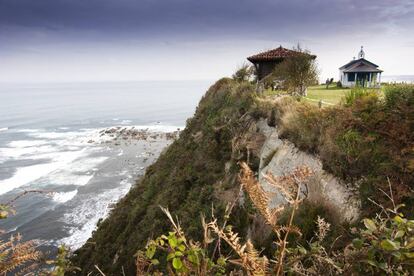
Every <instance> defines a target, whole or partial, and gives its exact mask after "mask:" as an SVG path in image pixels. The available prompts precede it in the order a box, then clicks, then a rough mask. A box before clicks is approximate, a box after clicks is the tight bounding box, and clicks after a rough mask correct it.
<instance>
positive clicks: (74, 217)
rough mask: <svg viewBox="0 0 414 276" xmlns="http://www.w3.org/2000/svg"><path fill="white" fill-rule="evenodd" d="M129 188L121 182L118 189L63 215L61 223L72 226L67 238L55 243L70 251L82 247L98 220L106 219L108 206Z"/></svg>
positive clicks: (90, 200) (127, 184)
mask: <svg viewBox="0 0 414 276" xmlns="http://www.w3.org/2000/svg"><path fill="white" fill-rule="evenodd" d="M130 187H131V183H129V180H123V181H121V183H120V187H118V188H115V189H111V190H107V191H105V192H103V193H100V194H96V195H93V196H92V197H90V198H88V199H87V200H83V201H82V202H81V203H80V204H77V205H76V206H75V207H74V208H73V209H71V212H70V213H66V214H64V216H63V218H62V221H64V222H65V223H67V224H70V225H74V226H73V227H70V228H68V229H67V231H68V235H69V236H68V237H66V238H63V239H61V240H59V241H56V243H57V244H65V245H66V246H69V247H70V248H71V249H77V248H79V247H80V246H82V245H83V244H84V243H85V242H86V240H87V239H88V238H89V237H90V236H91V234H92V231H94V230H95V228H96V223H97V222H98V220H99V219H100V218H106V216H107V215H108V213H109V210H110V208H109V207H110V205H111V204H113V203H116V202H117V201H118V200H119V199H120V198H121V197H122V196H124V195H125V194H126V193H127V192H128V190H129V189H130Z"/></svg>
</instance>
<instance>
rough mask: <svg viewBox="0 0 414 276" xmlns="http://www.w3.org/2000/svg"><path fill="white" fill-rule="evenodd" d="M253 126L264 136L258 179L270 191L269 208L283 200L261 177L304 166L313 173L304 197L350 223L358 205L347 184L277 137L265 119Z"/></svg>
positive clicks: (316, 161)
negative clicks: (335, 212) (271, 195)
mask: <svg viewBox="0 0 414 276" xmlns="http://www.w3.org/2000/svg"><path fill="white" fill-rule="evenodd" d="M257 127H258V129H259V131H260V132H262V133H263V134H264V135H265V136H266V140H265V143H264V145H263V147H262V150H261V153H260V166H259V182H260V183H261V184H262V186H263V188H264V189H265V190H266V191H269V192H271V193H273V194H274V196H273V198H272V199H271V202H270V206H269V207H275V206H276V205H278V204H281V203H282V204H283V203H284V199H283V198H282V197H281V196H280V195H279V193H278V191H277V190H275V188H274V187H272V186H270V185H269V184H268V183H267V181H266V180H265V179H264V177H263V176H264V175H265V174H267V173H271V174H273V175H275V176H282V175H287V174H289V173H291V172H292V171H293V170H294V169H296V168H297V167H301V166H307V167H309V168H310V169H311V170H312V171H313V173H314V175H313V176H312V177H311V179H310V181H309V183H308V190H307V191H306V192H307V197H308V199H309V200H310V201H320V200H323V201H325V202H327V203H329V205H330V206H333V208H335V209H336V210H337V213H338V214H340V215H341V220H343V221H349V222H354V221H355V220H356V219H357V218H358V216H359V213H360V211H359V210H360V205H361V204H360V200H359V198H358V196H357V194H356V193H355V192H354V191H353V190H352V189H351V187H350V186H351V185H350V184H348V183H345V182H344V181H342V180H341V179H339V178H336V177H335V176H333V175H332V174H330V173H328V172H326V171H325V170H324V169H323V167H322V162H321V160H320V159H319V158H318V157H317V156H314V155H312V154H309V153H306V152H303V151H301V150H299V149H298V148H297V147H296V146H295V145H294V144H293V143H292V142H290V141H287V140H282V139H280V138H279V133H278V129H277V127H270V126H268V124H267V123H266V121H265V120H260V121H259V122H258V123H257Z"/></svg>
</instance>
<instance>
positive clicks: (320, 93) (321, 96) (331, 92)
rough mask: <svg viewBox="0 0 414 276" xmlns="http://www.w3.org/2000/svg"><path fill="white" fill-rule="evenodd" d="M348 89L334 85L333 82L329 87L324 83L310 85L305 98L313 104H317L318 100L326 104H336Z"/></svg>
mask: <svg viewBox="0 0 414 276" xmlns="http://www.w3.org/2000/svg"><path fill="white" fill-rule="evenodd" d="M348 91H349V89H347V88H339V87H336V86H335V84H332V85H331V86H330V87H329V89H326V86H325V85H316V86H310V87H309V88H308V96H307V97H306V100H308V101H309V102H312V103H315V104H318V101H319V100H322V101H323V102H325V103H328V104H338V103H339V102H340V101H341V99H342V98H343V97H344V96H345V94H346V93H347V92H348Z"/></svg>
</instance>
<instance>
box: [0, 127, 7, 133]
mask: <svg viewBox="0 0 414 276" xmlns="http://www.w3.org/2000/svg"><path fill="white" fill-rule="evenodd" d="M8 129H9V128H8V127H0V132H3V131H7V130H8Z"/></svg>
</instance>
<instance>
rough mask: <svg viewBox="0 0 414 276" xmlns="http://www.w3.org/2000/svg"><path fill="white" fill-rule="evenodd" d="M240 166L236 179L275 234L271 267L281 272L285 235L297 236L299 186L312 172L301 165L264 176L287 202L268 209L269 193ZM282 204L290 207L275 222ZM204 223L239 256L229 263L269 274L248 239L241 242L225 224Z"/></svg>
mask: <svg viewBox="0 0 414 276" xmlns="http://www.w3.org/2000/svg"><path fill="white" fill-rule="evenodd" d="M240 166H241V172H240V175H239V179H240V183H241V187H242V188H243V189H244V190H245V191H246V193H247V194H248V195H249V197H250V199H251V201H252V202H253V204H254V205H255V207H256V209H257V210H258V212H259V213H260V214H261V215H262V216H263V217H264V219H265V221H266V224H268V225H269V226H270V227H271V228H272V230H273V232H274V233H275V234H276V237H277V240H276V241H275V243H276V244H277V245H278V253H277V257H276V260H275V261H274V262H275V266H274V267H273V270H274V273H275V274H276V275H281V274H282V273H283V263H284V259H285V253H286V252H285V251H286V246H287V244H288V241H287V240H288V236H289V234H291V233H295V234H297V235H301V232H300V229H299V228H298V227H296V226H294V225H293V218H294V216H295V211H296V210H297V208H298V207H299V204H300V203H301V202H302V201H303V199H304V197H303V196H301V194H303V193H302V191H303V188H305V186H306V181H307V179H308V178H309V177H310V176H311V175H312V172H311V170H310V169H309V168H308V167H301V168H297V169H296V170H294V171H293V172H292V173H291V174H289V175H287V176H278V177H276V176H273V175H272V174H270V173H269V174H267V175H265V177H264V179H265V180H266V181H267V182H268V183H269V184H270V185H271V186H273V187H275V188H276V189H277V190H278V191H279V193H280V194H281V195H282V196H283V198H284V199H285V200H286V202H287V204H282V203H281V204H279V205H278V206H276V207H275V208H270V207H269V205H270V204H269V202H270V193H268V192H266V191H265V190H264V189H263V187H262V185H261V184H260V183H259V181H258V180H257V179H256V177H255V176H254V173H253V171H252V170H251V169H250V168H249V166H248V165H247V164H246V163H244V162H242V163H241V164H240ZM286 205H288V206H289V207H291V208H290V209H291V211H290V215H289V221H288V224H287V225H279V224H278V219H279V217H280V215H281V213H282V212H283V211H284V210H285V206H286ZM208 226H209V228H211V229H212V230H213V232H215V233H216V234H217V235H218V236H219V237H220V238H221V239H223V240H224V241H225V242H226V243H227V244H229V245H230V246H231V248H232V249H233V250H234V252H235V253H236V254H237V255H239V257H240V259H239V260H232V261H231V262H232V263H235V264H238V265H240V266H242V267H243V268H244V269H245V270H246V272H247V273H248V275H266V274H268V273H270V270H269V260H268V259H267V258H266V257H265V256H263V257H260V254H259V252H258V251H257V250H256V249H255V248H254V246H253V244H252V243H251V241H250V240H248V241H247V242H246V243H245V244H242V243H241V241H240V237H239V236H238V234H237V233H234V232H233V231H232V229H231V228H229V227H227V228H224V227H223V228H220V227H219V226H218V225H217V220H213V221H212V222H211V223H209V224H208Z"/></svg>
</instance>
